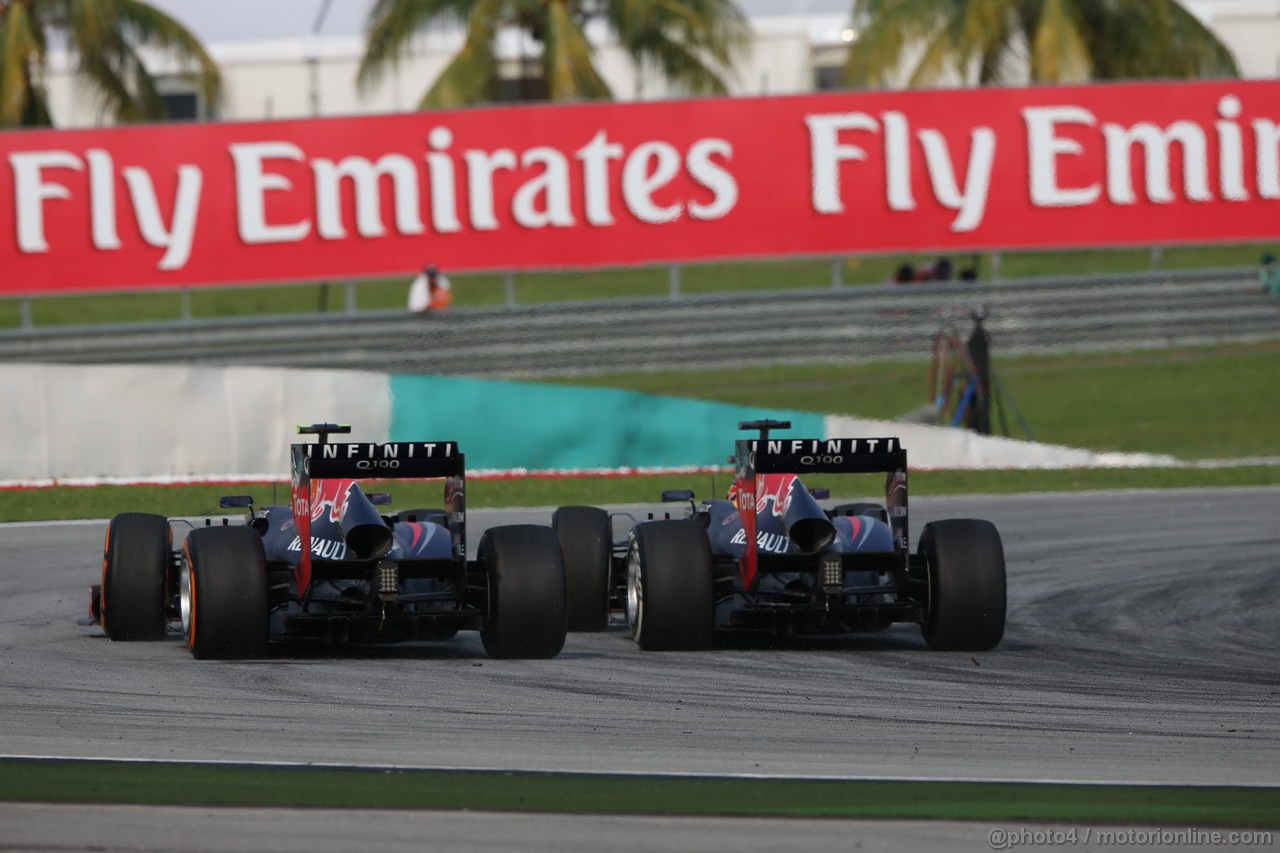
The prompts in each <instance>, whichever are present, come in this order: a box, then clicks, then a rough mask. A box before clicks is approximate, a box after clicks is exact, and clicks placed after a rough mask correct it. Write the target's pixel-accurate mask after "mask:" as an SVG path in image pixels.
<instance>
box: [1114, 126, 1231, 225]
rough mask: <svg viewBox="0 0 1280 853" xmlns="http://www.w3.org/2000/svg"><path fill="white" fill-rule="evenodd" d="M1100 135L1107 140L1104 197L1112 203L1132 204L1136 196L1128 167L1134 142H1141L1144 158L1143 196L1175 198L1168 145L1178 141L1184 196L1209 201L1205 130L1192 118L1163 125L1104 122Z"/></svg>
mask: <svg viewBox="0 0 1280 853" xmlns="http://www.w3.org/2000/svg"><path fill="white" fill-rule="evenodd" d="M1102 135H1103V138H1105V139H1106V141H1107V198H1108V199H1109V200H1110V201H1111V202H1112V203H1113V204H1134V203H1135V202H1137V200H1138V197H1137V195H1135V194H1134V192H1133V178H1132V175H1131V167H1132V164H1133V150H1132V149H1133V147H1134V144H1135V143H1136V144H1139V145H1141V146H1142V159H1143V160H1145V161H1146V163H1147V168H1146V183H1145V189H1146V197H1147V200H1148V201H1153V202H1155V203H1156V204H1169V203H1170V202H1172V201H1173V200H1174V195H1173V189H1172V188H1171V187H1170V186H1169V146H1170V145H1172V144H1173V143H1174V142H1177V143H1178V144H1179V145H1180V146H1181V147H1182V175H1183V182H1184V185H1185V190H1186V196H1187V198H1188V199H1190V200H1191V201H1209V200H1210V199H1212V198H1213V196H1212V195H1211V194H1210V193H1209V176H1208V170H1207V169H1206V165H1207V164H1206V159H1207V155H1206V154H1205V139H1204V131H1203V130H1201V128H1200V126H1199V125H1197V124H1195V123H1194V122H1189V121H1177V122H1174V123H1173V124H1171V125H1169V127H1168V128H1166V129H1161V128H1159V127H1157V126H1156V125H1154V124H1151V123H1149V122H1139V123H1137V124H1135V125H1133V126H1132V127H1128V128H1126V127H1123V126H1121V125H1118V124H1104V125H1103V126H1102Z"/></svg>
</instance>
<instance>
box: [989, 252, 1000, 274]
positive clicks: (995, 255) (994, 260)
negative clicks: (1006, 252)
mask: <svg viewBox="0 0 1280 853" xmlns="http://www.w3.org/2000/svg"><path fill="white" fill-rule="evenodd" d="M991 280H992V281H999V280H1000V253H999V252H992V253H991Z"/></svg>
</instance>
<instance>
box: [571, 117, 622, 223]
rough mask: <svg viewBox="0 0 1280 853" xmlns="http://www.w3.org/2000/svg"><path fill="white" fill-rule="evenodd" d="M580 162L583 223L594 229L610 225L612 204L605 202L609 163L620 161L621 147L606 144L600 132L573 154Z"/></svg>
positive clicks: (612, 220) (606, 138)
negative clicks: (587, 223)
mask: <svg viewBox="0 0 1280 853" xmlns="http://www.w3.org/2000/svg"><path fill="white" fill-rule="evenodd" d="M574 156H575V157H577V158H578V159H579V160H581V161H582V182H583V185H584V186H583V190H584V191H583V200H584V203H585V205H586V214H587V222H590V223H591V224H592V225H595V226H604V225H612V224H613V223H614V219H613V205H612V203H611V202H610V200H609V162H610V161H612V160H621V159H622V146H621V145H618V144H617V143H613V144H610V142H609V137H608V136H607V135H606V134H605V132H604V131H603V130H602V131H600V132H599V133H597V134H596V135H595V136H593V137H591V141H590V142H588V143H587V144H586V145H584V146H582V147H581V148H579V149H578V150H577V152H576V153H575V154H574Z"/></svg>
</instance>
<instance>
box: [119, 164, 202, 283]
mask: <svg viewBox="0 0 1280 853" xmlns="http://www.w3.org/2000/svg"><path fill="white" fill-rule="evenodd" d="M124 181H125V184H126V185H128V187H129V197H130V199H131V200H132V201H133V209H134V212H135V213H136V214H137V217H138V230H139V231H140V232H141V233H142V239H143V240H146V241H147V242H148V243H149V244H151V245H152V246H155V247H156V248H160V249H164V250H165V253H164V257H163V258H161V259H160V264H159V268H160V269H162V270H176V269H182V267H184V266H186V263H187V258H189V257H191V242H192V240H193V239H194V238H195V233H196V214H197V213H198V212H199V210H200V186H201V184H203V183H204V176H203V175H202V174H201V173H200V170H199V169H198V168H197V167H195V166H179V167H178V189H177V194H176V197H175V198H174V203H173V222H172V223H171V225H170V226H169V227H168V228H165V225H164V219H163V217H161V215H160V205H159V203H158V202H157V201H156V192H155V187H153V186H152V184H151V175H150V174H148V173H147V170H146V169H142V168H139V167H137V166H130V167H128V168H126V169H125V170H124Z"/></svg>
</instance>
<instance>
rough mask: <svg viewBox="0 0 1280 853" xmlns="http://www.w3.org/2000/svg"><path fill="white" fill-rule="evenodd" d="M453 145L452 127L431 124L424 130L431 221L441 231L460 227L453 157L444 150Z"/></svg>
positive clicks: (455, 229) (452, 231)
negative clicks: (430, 126)
mask: <svg viewBox="0 0 1280 853" xmlns="http://www.w3.org/2000/svg"><path fill="white" fill-rule="evenodd" d="M451 145H453V131H451V130H449V128H447V127H436V128H432V130H431V132H430V133H428V134H427V146H428V147H429V148H430V149H431V150H430V151H429V152H427V173H428V174H429V175H430V176H431V181H430V183H431V225H432V226H433V227H434V228H435V229H436V231H438V232H439V233H441V234H452V233H454V232H457V231H461V230H462V223H461V222H459V221H458V203H457V201H456V198H457V189H456V184H457V181H455V180H454V178H453V160H451V159H449V155H448V154H445V153H444V152H445V151H448V150H449V146H451Z"/></svg>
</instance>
